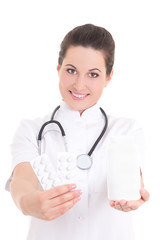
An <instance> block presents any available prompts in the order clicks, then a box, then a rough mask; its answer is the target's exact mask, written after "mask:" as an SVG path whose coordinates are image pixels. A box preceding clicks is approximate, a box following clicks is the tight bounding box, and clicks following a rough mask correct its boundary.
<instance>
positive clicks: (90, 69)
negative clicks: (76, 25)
mask: <svg viewBox="0 0 160 240" xmlns="http://www.w3.org/2000/svg"><path fill="white" fill-rule="evenodd" d="M57 70H58V74H59V89H60V93H61V95H62V98H63V100H64V101H65V102H66V103H67V104H68V105H69V106H70V107H71V108H72V109H74V110H78V111H79V112H80V114H81V113H82V112H83V111H84V110H85V109H87V108H90V107H91V106H93V105H95V104H96V103H97V101H98V100H99V98H100V96H101V94H102V92H103V89H104V88H105V87H106V86H107V84H108V82H109V81H110V79H111V76H112V74H111V75H110V76H107V75H106V66H105V60H104V56H103V53H102V52H101V51H99V50H95V49H93V48H85V47H82V46H76V47H75V46H71V47H70V48H69V49H68V50H67V53H66V56H65V58H64V60H63V63H62V65H61V66H58V67H57Z"/></svg>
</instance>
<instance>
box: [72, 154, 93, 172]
mask: <svg viewBox="0 0 160 240" xmlns="http://www.w3.org/2000/svg"><path fill="white" fill-rule="evenodd" d="M76 165H77V167H78V168H79V169H81V170H88V169H90V168H91V166H92V158H91V157H90V156H89V155H88V154H81V155H78V156H77V159H76Z"/></svg>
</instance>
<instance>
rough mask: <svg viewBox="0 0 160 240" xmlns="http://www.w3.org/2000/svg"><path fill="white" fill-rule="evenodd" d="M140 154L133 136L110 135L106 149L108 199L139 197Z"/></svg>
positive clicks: (136, 198) (135, 198) (118, 199)
mask: <svg viewBox="0 0 160 240" xmlns="http://www.w3.org/2000/svg"><path fill="white" fill-rule="evenodd" d="M140 156H141V155H140V154H139V151H138V146H137V145H136V143H135V140H134V137H132V136H118V137H117V136H116V137H113V136H112V137H110V141H109V145H108V149H107V187H108V198H109V200H114V201H120V200H128V201H129V200H138V199H140V193H139V191H140V188H141V179H140Z"/></svg>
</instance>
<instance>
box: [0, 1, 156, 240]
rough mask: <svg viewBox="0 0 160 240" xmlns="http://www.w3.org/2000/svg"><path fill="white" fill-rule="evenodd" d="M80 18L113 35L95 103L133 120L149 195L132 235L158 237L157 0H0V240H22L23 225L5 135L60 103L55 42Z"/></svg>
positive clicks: (136, 216)
mask: <svg viewBox="0 0 160 240" xmlns="http://www.w3.org/2000/svg"><path fill="white" fill-rule="evenodd" d="M85 23H93V24H96V25H100V26H103V27H105V28H107V29H108V30H109V31H110V32H111V33H112V35H113V37H114V39H115V42H116V59H115V65H114V77H113V79H112V82H111V83H110V84H109V86H108V87H107V88H106V89H105V92H104V95H103V97H102V100H101V103H102V104H101V105H102V106H105V109H108V111H107V112H108V113H109V114H112V115H115V116H125V117H129V118H134V119H137V120H138V121H139V122H140V124H141V125H142V127H143V129H144V132H145V139H146V169H145V186H146V188H147V189H148V190H149V192H150V195H151V197H150V201H149V202H147V203H146V204H144V205H143V206H142V207H141V208H140V209H139V210H137V211H135V212H134V227H135V236H136V240H140V239H149V240H150V239H160V233H159V218H157V217H158V216H159V214H160V204H159V200H160V190H159V189H160V188H159V182H160V163H159V162H160V152H159V151H160V150H159V149H160V147H159V145H160V144H159V142H160V114H159V111H160V107H159V105H160V95H159V90H160V84H159V82H160V73H159V69H160V68H159V56H160V46H159V43H160V32H159V31H160V30H159V29H160V26H159V23H160V17H159V1H158V0H157V1H156V0H150V1H149V0H133V1H132V0H117V1H116V0H110V1H108V0H105V1H104V0H103V1H101V0H98V1H94V0H85V1H83V0H81V1H75V0H67V1H65V0H64V1H53V0H52V1H49V0H46V1H41V0H39V1H35V0H31V1H30V0H28V1H23V0H19V1H17V0H14V1H7V0H1V1H0V35H1V36H0V121H1V122H0V134H1V135H0V146H1V147H0V149H1V151H0V154H1V158H0V161H1V168H0V196H1V197H0V214H1V220H2V221H1V230H0V239H11V238H12V239H16V240H22V239H26V237H25V236H26V233H27V229H28V218H27V217H25V216H23V215H22V214H21V213H20V211H18V210H17V208H16V207H15V205H14V203H13V201H12V200H11V197H10V194H9V193H7V192H5V191H4V185H5V181H6V179H7V178H8V177H9V174H10V166H11V156H10V143H11V142H12V137H13V134H14V132H15V130H16V128H17V126H18V125H19V122H20V121H21V119H23V118H35V117H37V116H43V115H45V114H46V113H48V112H51V111H52V110H53V109H54V108H55V106H57V104H58V103H59V101H60V100H61V97H60V95H59V93H58V76H57V72H56V66H57V58H58V51H59V45H60V42H61V40H62V38H63V37H64V35H65V34H66V33H67V32H68V31H69V30H71V29H72V28H73V27H75V26H77V25H81V24H85ZM115 231H116V229H115ZM2 236H3V237H2Z"/></svg>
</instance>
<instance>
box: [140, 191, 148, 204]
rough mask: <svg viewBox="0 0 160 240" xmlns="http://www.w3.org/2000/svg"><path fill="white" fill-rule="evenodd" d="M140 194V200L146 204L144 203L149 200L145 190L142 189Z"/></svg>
mask: <svg viewBox="0 0 160 240" xmlns="http://www.w3.org/2000/svg"><path fill="white" fill-rule="evenodd" d="M140 194H141V198H142V200H143V201H144V202H146V201H148V200H149V197H150V196H149V192H148V191H147V190H146V189H144V188H142V189H141V190H140Z"/></svg>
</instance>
